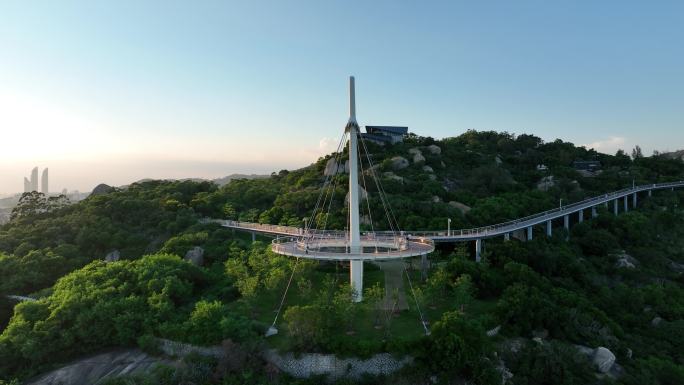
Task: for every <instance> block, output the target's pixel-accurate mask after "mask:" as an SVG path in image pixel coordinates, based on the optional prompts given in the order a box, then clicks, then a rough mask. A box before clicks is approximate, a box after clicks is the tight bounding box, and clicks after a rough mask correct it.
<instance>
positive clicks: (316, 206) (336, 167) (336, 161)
mask: <svg viewBox="0 0 684 385" xmlns="http://www.w3.org/2000/svg"><path fill="white" fill-rule="evenodd" d="M344 137H345V134H344V133H343V134H342V136H341V137H340V141H339V142H338V143H337V150H336V151H335V157H334V159H335V171H334V172H333V173H332V176H333V177H334V176H335V175H336V174H337V169H338V168H339V166H338V160H339V158H340V156H341V149H342V146H343V143H344ZM323 172H325V170H324V171H323ZM330 179H331V175H326V176H325V180H324V182H323V188H322V189H321V192H320V193H319V194H318V199H317V200H316V205H315V206H314V210H313V212H312V214H311V215H312V218H311V219H314V220H315V218H316V215H317V212H318V208H319V204H320V203H321V198H322V197H323V196H324V193H326V194H325V196H326V197H327V189H326V187H327V186H328V185H329V180H330ZM311 222H312V221H309V222H308V223H307V226H306V227H305V229H304V230H305V232H308V230H310V229H311Z"/></svg>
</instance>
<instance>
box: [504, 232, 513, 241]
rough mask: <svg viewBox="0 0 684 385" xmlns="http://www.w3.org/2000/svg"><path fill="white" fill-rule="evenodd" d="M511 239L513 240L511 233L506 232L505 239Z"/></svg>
mask: <svg viewBox="0 0 684 385" xmlns="http://www.w3.org/2000/svg"><path fill="white" fill-rule="evenodd" d="M510 240H511V233H506V234H504V241H510Z"/></svg>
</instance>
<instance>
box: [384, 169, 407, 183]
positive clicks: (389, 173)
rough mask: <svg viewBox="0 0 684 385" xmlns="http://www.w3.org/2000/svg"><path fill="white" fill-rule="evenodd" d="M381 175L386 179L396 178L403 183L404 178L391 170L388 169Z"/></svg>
mask: <svg viewBox="0 0 684 385" xmlns="http://www.w3.org/2000/svg"><path fill="white" fill-rule="evenodd" d="M382 176H384V177H385V178H387V179H392V180H396V181H397V182H401V183H404V178H403V177H401V176H399V175H397V174H395V173H393V172H392V171H388V172H386V173H384V174H382Z"/></svg>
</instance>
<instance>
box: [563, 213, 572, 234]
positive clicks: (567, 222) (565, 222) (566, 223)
mask: <svg viewBox="0 0 684 385" xmlns="http://www.w3.org/2000/svg"><path fill="white" fill-rule="evenodd" d="M563 227H565V229H566V230H568V231H570V217H569V216H567V215H563Z"/></svg>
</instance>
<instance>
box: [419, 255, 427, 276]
mask: <svg viewBox="0 0 684 385" xmlns="http://www.w3.org/2000/svg"><path fill="white" fill-rule="evenodd" d="M427 271H428V259H427V254H423V255H421V256H420V278H421V279H422V280H423V282H425V281H427V275H428V274H427Z"/></svg>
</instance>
